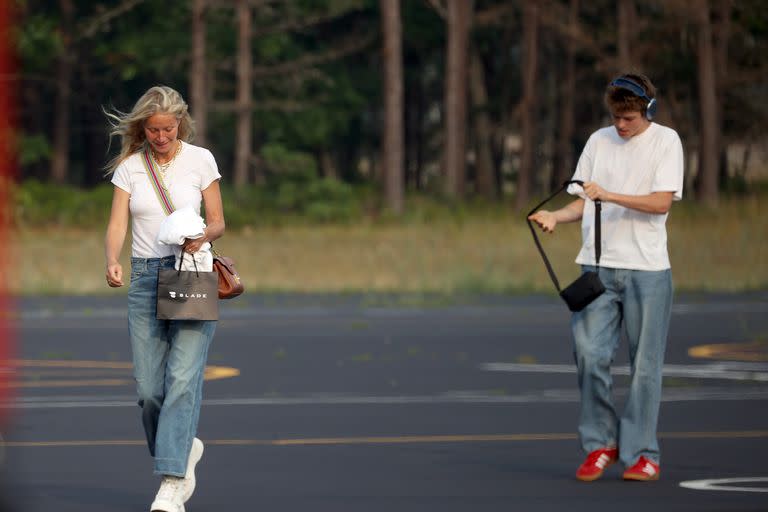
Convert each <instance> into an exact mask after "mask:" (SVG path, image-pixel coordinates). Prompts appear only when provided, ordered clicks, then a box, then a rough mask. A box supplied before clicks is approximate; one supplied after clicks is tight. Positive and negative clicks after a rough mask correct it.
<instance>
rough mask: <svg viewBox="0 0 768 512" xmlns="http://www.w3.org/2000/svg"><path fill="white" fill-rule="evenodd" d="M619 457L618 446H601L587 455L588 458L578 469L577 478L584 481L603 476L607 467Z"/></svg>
mask: <svg viewBox="0 0 768 512" xmlns="http://www.w3.org/2000/svg"><path fill="white" fill-rule="evenodd" d="M618 459H619V450H618V448H616V447H612V448H600V449H599V450H595V451H593V452H591V453H590V454H589V455H587V458H586V459H585V460H584V462H583V463H582V464H581V466H579V469H577V470H576V478H578V479H579V480H581V481H582V482H591V481H592V480H597V479H598V478H600V477H601V476H603V471H605V468H607V467H608V466H610V465H611V464H613V463H614V462H616V461H617V460H618Z"/></svg>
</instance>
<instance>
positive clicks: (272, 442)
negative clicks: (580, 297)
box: [3, 430, 768, 448]
mask: <svg viewBox="0 0 768 512" xmlns="http://www.w3.org/2000/svg"><path fill="white" fill-rule="evenodd" d="M659 437H660V438H662V439H665V438H671V439H721V438H728V439H754V438H768V431H766V430H745V431H731V432H666V433H664V432H662V433H660V434H659ZM575 439H577V436H576V434H574V433H557V432H556V433H543V434H455V435H410V436H409V435H403V436H353V437H314V438H313V437H309V438H295V439H209V440H206V441H205V443H206V444H208V445H212V446H216V445H218V446H328V445H361V444H427V443H478V442H490V443H493V442H497V443H498V442H529V441H572V440H575ZM144 444H145V441H143V440H132V439H123V440H120V439H117V440H109V439H107V440H76V441H7V442H5V443H3V445H4V446H5V447H7V448H73V447H83V446H143V445H144Z"/></svg>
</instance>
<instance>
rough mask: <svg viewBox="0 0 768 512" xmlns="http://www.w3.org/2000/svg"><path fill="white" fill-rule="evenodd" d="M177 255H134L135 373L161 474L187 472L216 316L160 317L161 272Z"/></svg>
mask: <svg viewBox="0 0 768 512" xmlns="http://www.w3.org/2000/svg"><path fill="white" fill-rule="evenodd" d="M174 260H175V258H174V257H173V256H169V257H166V258H149V259H145V258H131V286H130V289H129V291H128V330H129V333H130V337H131V347H132V349H133V374H134V377H135V378H136V387H137V392H138V395H139V407H141V408H142V420H143V423H144V432H145V433H146V436H147V444H148V446H149V452H150V453H151V454H152V456H153V457H154V459H155V473H156V474H161V475H173V476H184V474H185V473H186V470H187V459H188V458H189V451H190V449H191V447H192V439H193V438H194V437H195V433H196V432H197V422H198V418H199V416H200V401H201V399H202V391H203V373H204V371H205V362H206V359H207V357H208V348H209V347H210V344H211V340H212V339H213V334H214V332H215V331H216V322H215V321H195V320H158V319H157V318H156V309H157V272H158V270H159V269H160V268H161V267H163V268H171V267H173V264H174Z"/></svg>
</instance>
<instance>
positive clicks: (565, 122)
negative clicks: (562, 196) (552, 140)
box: [552, 0, 579, 188]
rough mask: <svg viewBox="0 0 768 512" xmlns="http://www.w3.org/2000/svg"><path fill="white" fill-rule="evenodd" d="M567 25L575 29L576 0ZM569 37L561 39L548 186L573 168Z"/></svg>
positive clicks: (573, 80)
mask: <svg viewBox="0 0 768 512" xmlns="http://www.w3.org/2000/svg"><path fill="white" fill-rule="evenodd" d="M568 27H569V31H570V33H571V34H575V33H577V32H578V29H579V0H571V1H570V12H569V15H568ZM574 48H575V45H574V44H573V42H572V41H571V39H570V38H567V39H566V40H565V66H564V67H565V71H564V72H565V75H564V76H563V80H562V82H561V86H560V90H559V91H558V94H559V96H560V98H561V101H560V108H559V116H560V120H559V122H558V123H557V126H558V132H557V143H556V144H557V145H556V149H555V166H554V169H553V170H552V181H553V183H552V188H554V187H556V186H559V185H562V183H563V182H564V181H565V180H567V179H569V178H570V177H571V176H572V175H573V172H574V170H575V168H574V166H575V164H574V155H573V132H574V129H575V123H574V108H575V106H574V105H575V101H574V100H575V94H576V52H575V49H574Z"/></svg>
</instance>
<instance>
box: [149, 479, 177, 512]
mask: <svg viewBox="0 0 768 512" xmlns="http://www.w3.org/2000/svg"><path fill="white" fill-rule="evenodd" d="M183 490H184V479H183V478H180V477H177V476H164V477H163V481H162V482H161V483H160V490H159V491H157V496H155V501H153V502H152V505H151V506H150V507H149V510H150V512H184V502H183V501H182V500H181V494H182V492H183Z"/></svg>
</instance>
